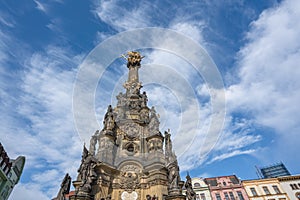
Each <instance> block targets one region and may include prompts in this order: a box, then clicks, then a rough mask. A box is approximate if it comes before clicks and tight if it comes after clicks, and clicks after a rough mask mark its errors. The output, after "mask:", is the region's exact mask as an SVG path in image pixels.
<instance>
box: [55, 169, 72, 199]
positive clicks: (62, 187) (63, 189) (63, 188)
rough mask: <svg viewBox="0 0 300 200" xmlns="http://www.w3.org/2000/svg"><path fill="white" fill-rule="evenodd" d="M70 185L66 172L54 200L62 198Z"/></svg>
mask: <svg viewBox="0 0 300 200" xmlns="http://www.w3.org/2000/svg"><path fill="white" fill-rule="evenodd" d="M70 186H71V177H70V176H69V174H68V173H67V174H66V175H65V177H64V179H63V181H62V183H61V185H60V190H59V192H58V194H57V197H56V198H55V200H64V199H65V195H66V194H69V192H70Z"/></svg>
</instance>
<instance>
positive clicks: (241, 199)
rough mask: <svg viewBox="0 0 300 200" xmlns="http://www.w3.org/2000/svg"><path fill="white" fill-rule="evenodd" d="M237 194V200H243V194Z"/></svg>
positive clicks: (239, 192) (238, 192)
mask: <svg viewBox="0 0 300 200" xmlns="http://www.w3.org/2000/svg"><path fill="white" fill-rule="evenodd" d="M237 194H238V197H239V200H244V197H243V194H242V192H241V191H237Z"/></svg>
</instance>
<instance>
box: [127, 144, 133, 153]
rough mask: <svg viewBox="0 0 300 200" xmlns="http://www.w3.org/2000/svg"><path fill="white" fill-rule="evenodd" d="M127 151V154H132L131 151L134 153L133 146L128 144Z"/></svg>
mask: <svg viewBox="0 0 300 200" xmlns="http://www.w3.org/2000/svg"><path fill="white" fill-rule="evenodd" d="M127 151H129V152H133V151H134V146H133V144H129V145H128V147H127Z"/></svg>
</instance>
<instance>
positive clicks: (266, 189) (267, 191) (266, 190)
mask: <svg viewBox="0 0 300 200" xmlns="http://www.w3.org/2000/svg"><path fill="white" fill-rule="evenodd" d="M262 188H263V190H264V191H265V193H266V194H270V191H269V189H268V187H267V186H263V187H262Z"/></svg>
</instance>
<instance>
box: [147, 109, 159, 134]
mask: <svg viewBox="0 0 300 200" xmlns="http://www.w3.org/2000/svg"><path fill="white" fill-rule="evenodd" d="M149 130H150V134H153V135H154V134H158V133H159V120H158V117H157V115H156V111H155V109H154V106H152V108H151V110H150V122H149Z"/></svg>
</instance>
